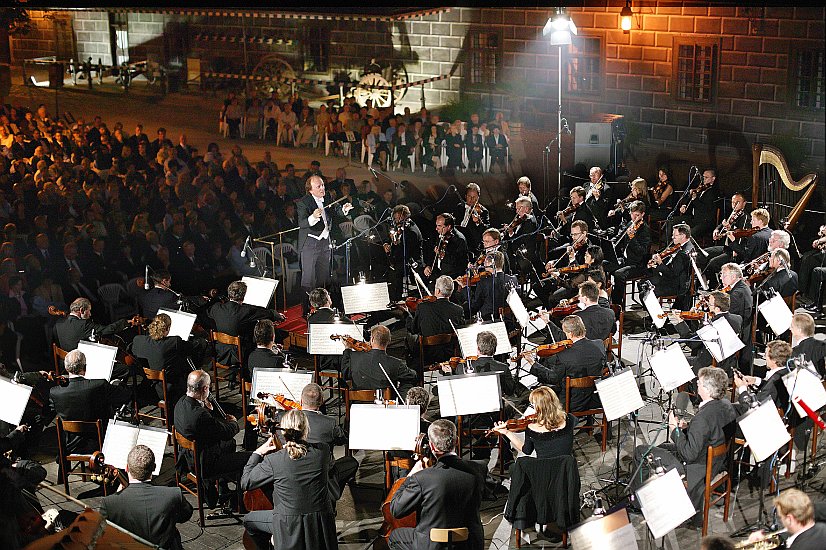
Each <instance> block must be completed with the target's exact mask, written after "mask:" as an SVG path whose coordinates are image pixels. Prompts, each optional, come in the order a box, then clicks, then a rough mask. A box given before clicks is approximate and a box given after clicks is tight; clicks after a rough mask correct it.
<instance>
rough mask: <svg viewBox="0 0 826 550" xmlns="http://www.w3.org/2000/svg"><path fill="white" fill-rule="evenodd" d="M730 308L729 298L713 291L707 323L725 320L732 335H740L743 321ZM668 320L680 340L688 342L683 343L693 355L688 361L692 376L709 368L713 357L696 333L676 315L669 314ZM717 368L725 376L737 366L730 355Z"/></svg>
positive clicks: (709, 302) (709, 297)
mask: <svg viewBox="0 0 826 550" xmlns="http://www.w3.org/2000/svg"><path fill="white" fill-rule="evenodd" d="M730 306H731V298H730V297H729V295H728V294H726V293H725V292H722V291H719V290H715V291H714V292H712V293H711V294H709V295H708V309H709V311H711V313H712V317H711V318H710V319H709V322H714V321H716V320H717V319H721V318H725V320H726V321H728V324H729V325H731V328H732V330H734V334H740V330H741V327H742V325H743V320H742V319H741V318H740V316H739V315H736V314H734V313H731V312H730V311H729V307H730ZM668 320H669V321H671V324H672V325H674V328H675V329H677V332H678V333H680V338H684V339H686V340H690V341H689V342H685V345H687V346H688V347H689V348H690V349H691V352H692V355H694V357H692V358H691V359H690V360H689V364H690V365H691V369H692V370H693V371H694V374H697V373H698V372H700V369H701V368H703V367H710V366H711V362H712V360H713V357H712V355H711V352H709V351H708V349H707V348H706V346H705V344H704V343H703V342H702V340H701V339H700V338H699V337H698V336H697V333H696V332H692V331H691V329H689V328H688V324H686V322H685V321H683V320H682V319H681V318H680V317H679V316H678V315H677V314H674V313H669V314H668ZM718 366H719V367H720V368H721V369H723V370H724V372H725V373H726V374H729V373H731V369H732V367H735V366H737V363H736V358H735V357H734V356H733V355H732V356H731V357H729V358H727V359H725V360H723V362H722V363H720V364H719V365H718Z"/></svg>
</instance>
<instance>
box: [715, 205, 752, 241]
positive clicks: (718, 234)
mask: <svg viewBox="0 0 826 550" xmlns="http://www.w3.org/2000/svg"><path fill="white" fill-rule="evenodd" d="M744 213H745V210H735V211H733V212H732V213H731V215H729V217H728V219H727V220H726V221H724V222H723V223H721V224H720V225H719V226H717V229H715V230H714V233H712V235H711V238H712V239H714V240H715V241H719V240H720V239H722V238H723V237H725V236H726V231H728V230H729V228H730V227H731V225H732V224H733V223H734V222H736V221H737V219H738V218H739V217H740V216H742V215H743V214H744Z"/></svg>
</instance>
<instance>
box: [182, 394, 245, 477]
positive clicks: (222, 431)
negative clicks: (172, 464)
mask: <svg viewBox="0 0 826 550" xmlns="http://www.w3.org/2000/svg"><path fill="white" fill-rule="evenodd" d="M174 418H175V429H176V430H177V431H178V433H179V434H181V435H182V436H184V437H185V438H187V439H189V440H194V441H196V442H197V443H198V451H199V453H200V455H201V472H202V474H203V476H204V478H207V479H208V478H209V477H210V476H211V472H212V471H214V470H215V467H216V466H217V465H218V463H219V461H220V460H221V455H222V454H225V453H231V452H233V451H234V450H235V440H234V439H233V438H234V437H235V434H237V433H238V431H239V428H238V424H237V423H236V422H229V421H227V420H225V419H223V418H221V416H220V414H218V411H215V410H212V411H210V410H209V409H207V408H206V407H204V406H202V405H201V403H200V402H199V401H197V400H196V399H193V398H192V397H189V396H188V395H184V396H183V397H181V398H180V399H179V400H178V402H177V403H176V404H175V416H174ZM176 466H177V468H178V471H182V472H183V471H190V472H194V471H195V463H194V461H193V457H192V453H190V452H189V451H186V450H184V451H183V452H182V453H181V454H179V455H178V463H177V464H176Z"/></svg>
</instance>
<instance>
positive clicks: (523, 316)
mask: <svg viewBox="0 0 826 550" xmlns="http://www.w3.org/2000/svg"><path fill="white" fill-rule="evenodd" d="M507 302H508V305H509V306H510V308H511V311H512V312H513V315H514V317H516V320H517V321H519V325H520V326H521V327H522V328H525V327H526V326H528V323H529V322H530V320H531V317H530V315H528V310H527V309H525V304H523V303H522V298H520V297H519V293H518V292H516V289H515V288H512V289H511V290H510V292H508V298H507Z"/></svg>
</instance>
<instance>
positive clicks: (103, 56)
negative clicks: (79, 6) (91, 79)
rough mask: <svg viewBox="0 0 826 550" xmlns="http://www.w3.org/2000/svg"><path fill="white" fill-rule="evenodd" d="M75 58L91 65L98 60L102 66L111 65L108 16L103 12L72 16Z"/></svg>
mask: <svg viewBox="0 0 826 550" xmlns="http://www.w3.org/2000/svg"><path fill="white" fill-rule="evenodd" d="M72 26H73V27H74V31H75V41H76V44H77V57H78V59H80V60H82V61H85V60H86V59H88V58H90V57H91V58H92V62H93V63H97V61H98V59H100V60H101V61H102V62H103V64H104V65H111V64H112V46H111V39H110V36H109V14H108V13H106V12H105V11H78V12H75V13H74V14H73V20H72Z"/></svg>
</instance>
